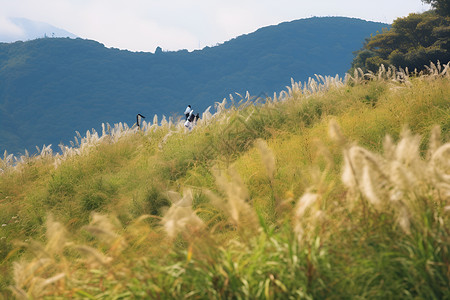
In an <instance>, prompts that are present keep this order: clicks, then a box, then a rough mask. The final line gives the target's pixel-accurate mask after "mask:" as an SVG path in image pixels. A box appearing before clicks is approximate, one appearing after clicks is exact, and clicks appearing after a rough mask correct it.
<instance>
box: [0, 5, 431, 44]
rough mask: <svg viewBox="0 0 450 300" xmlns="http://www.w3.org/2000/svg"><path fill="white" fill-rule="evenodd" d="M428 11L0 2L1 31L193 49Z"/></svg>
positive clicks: (412, 8)
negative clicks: (302, 22)
mask: <svg viewBox="0 0 450 300" xmlns="http://www.w3.org/2000/svg"><path fill="white" fill-rule="evenodd" d="M429 8H430V7H429V6H428V5H424V4H423V3H422V2H421V0H308V1H306V0H297V1H295V0H270V1H269V0H223V1H217V0H0V33H1V32H3V33H5V32H14V31H17V30H19V29H18V28H17V27H16V26H15V25H14V24H12V23H11V22H10V21H9V20H8V18H10V17H21V18H27V19H30V20H33V21H40V22H46V23H49V24H51V25H53V26H56V27H59V28H62V29H65V30H67V31H69V32H71V33H73V34H75V35H77V36H79V37H81V38H86V39H92V40H96V41H99V42H101V43H103V44H105V46H107V47H115V48H119V49H129V50H132V51H146V52H154V51H155V48H156V47H157V46H161V47H162V48H163V49H164V50H179V49H188V50H194V49H199V48H200V49H201V48H203V47H205V46H214V45H216V44H217V43H222V42H224V41H227V40H230V39H232V38H234V37H236V36H239V35H242V34H246V33H250V32H253V31H255V30H257V29H258V28H261V27H264V26H268V25H275V24H279V23H281V22H285V21H292V20H296V19H302V18H308V17H313V16H344V17H355V18H360V19H364V20H369V21H377V22H383V23H392V21H393V20H394V19H396V18H398V17H404V16H407V15H408V14H410V13H415V12H424V11H426V10H428V9H429Z"/></svg>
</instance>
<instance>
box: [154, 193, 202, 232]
mask: <svg viewBox="0 0 450 300" xmlns="http://www.w3.org/2000/svg"><path fill="white" fill-rule="evenodd" d="M168 196H169V199H170V200H172V201H173V203H172V205H171V206H170V208H169V209H168V210H167V212H166V213H165V214H164V217H163V218H162V220H161V223H162V224H163V226H164V230H165V231H166V233H167V235H168V236H169V238H175V237H176V236H177V234H178V233H185V234H189V235H190V234H192V233H194V232H197V231H199V230H201V229H203V227H204V223H203V221H202V220H201V219H200V218H199V217H198V216H197V215H196V214H195V212H194V210H193V209H192V200H193V196H192V190H191V189H185V190H184V192H183V196H180V195H179V194H178V193H176V192H174V191H170V192H169V193H168Z"/></svg>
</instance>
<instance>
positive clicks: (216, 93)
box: [0, 17, 388, 153]
mask: <svg viewBox="0 0 450 300" xmlns="http://www.w3.org/2000/svg"><path fill="white" fill-rule="evenodd" d="M386 27H388V25H387V24H383V23H375V22H367V21H363V20H360V19H352V18H343V17H323V18H310V19H302V20H296V21H292V22H286V23H281V24H279V25H274V26H268V27H264V28H261V29H259V30H257V31H255V32H253V33H251V34H247V35H242V36H239V37H237V38H235V39H232V40H230V41H228V42H225V43H223V44H221V45H218V46H216V47H206V48H204V49H202V50H197V51H193V52H188V51H187V50H180V51H176V52H164V51H156V53H145V52H130V51H123V50H118V49H114V48H105V47H104V45H102V44H100V43H98V42H95V41H90V40H83V39H69V38H43V39H37V40H32V41H28V42H16V43H10V44H6V43H3V44H2V43H0V151H1V152H0V153H2V152H3V151H4V150H5V149H7V150H8V152H15V153H17V152H22V153H23V152H24V149H25V148H26V149H29V150H33V149H34V146H36V145H38V146H42V145H43V144H46V145H48V144H53V145H54V146H56V145H57V144H58V143H60V142H63V143H64V144H68V142H69V141H70V140H72V139H73V136H74V135H75V131H76V130H78V131H80V132H84V131H86V130H89V129H91V128H96V129H99V128H100V125H101V123H102V122H109V123H116V122H119V121H122V122H127V123H128V124H130V125H132V124H133V123H134V120H135V116H136V114H137V113H141V114H143V115H144V116H146V117H147V118H148V119H150V120H151V119H152V117H153V115H154V114H158V115H159V116H161V115H162V114H164V115H166V116H176V115H181V114H182V112H183V111H184V108H185V107H186V105H187V104H191V105H192V106H193V108H194V110H195V111H196V112H202V111H203V110H205V109H206V108H207V107H208V106H209V105H213V104H214V102H215V101H221V100H222V99H223V98H225V97H226V98H228V96H229V94H230V93H234V92H238V93H242V94H244V93H245V92H246V91H249V92H250V94H251V95H255V96H257V95H263V94H267V95H273V92H275V91H276V92H279V91H281V90H283V89H284V88H285V86H286V85H289V84H290V79H291V77H292V78H294V80H296V81H305V80H307V79H308V77H310V76H314V74H320V75H332V76H334V75H336V74H339V75H341V76H342V75H344V73H345V72H346V71H347V70H348V69H349V68H350V65H351V62H352V59H353V54H352V52H353V51H356V50H358V49H360V48H361V47H362V45H363V42H364V39H365V38H368V37H369V36H370V35H371V34H375V33H376V32H377V31H380V32H381V30H382V28H386ZM54 148H55V149H57V147H54Z"/></svg>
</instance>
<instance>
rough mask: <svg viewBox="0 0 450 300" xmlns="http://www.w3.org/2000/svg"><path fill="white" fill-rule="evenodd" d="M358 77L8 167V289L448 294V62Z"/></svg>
mask: <svg viewBox="0 0 450 300" xmlns="http://www.w3.org/2000/svg"><path fill="white" fill-rule="evenodd" d="M362 75H363V74H358V73H356V74H355V75H354V76H347V77H346V79H345V80H341V79H339V78H323V77H320V76H318V77H317V79H316V80H314V79H311V80H310V81H309V83H308V85H306V86H301V85H300V84H299V83H296V82H293V83H292V85H291V86H290V87H288V89H287V90H286V91H283V92H282V93H280V94H279V95H277V97H274V98H271V99H265V100H261V99H251V98H250V97H246V100H247V101H242V102H241V103H233V101H232V100H233V99H230V100H229V101H231V103H232V106H231V108H228V109H224V107H225V103H224V102H222V103H217V104H216V105H217V111H218V112H217V113H216V114H214V115H211V114H210V113H209V112H208V111H206V112H205V113H204V114H203V117H202V119H201V120H200V122H199V123H198V124H197V125H196V127H194V129H193V130H192V131H186V130H185V128H184V127H183V125H182V124H172V123H171V122H167V121H166V120H165V119H164V120H163V121H162V125H158V124H159V123H161V120H159V122H158V120H156V119H155V120H153V122H150V123H145V122H144V123H143V124H142V126H141V130H138V128H136V127H133V128H129V127H128V126H127V125H126V124H117V125H115V126H114V127H111V126H108V125H107V124H106V125H104V127H103V132H102V134H98V133H96V132H88V133H87V135H86V136H84V137H81V136H79V138H77V139H76V140H74V146H73V147H66V148H65V149H64V151H63V153H62V154H53V153H52V151H51V149H50V148H47V149H41V154H40V155H38V156H32V157H29V156H22V157H17V158H14V157H12V156H8V157H4V158H3V159H2V161H1V166H0V168H2V173H1V174H0V206H1V209H0V222H1V224H2V227H0V228H1V229H0V268H1V272H0V274H1V275H0V276H1V277H0V290H1V295H2V296H3V297H4V298H9V297H11V295H14V296H15V297H17V298H19V299H21V298H24V299H25V298H27V297H28V298H46V297H47V298H50V299H53V298H84V299H134V298H142V299H146V298H158V299H159V298H162V299H169V298H170V299H172V298H174V299H181V298H194V299H228V298H233V299H234V298H236V299H248V298H252V299H254V298H256V299H298V298H306V299H312V298H319V299H323V298H336V299H343V298H344V299H348V298H355V297H358V298H359V297H361V298H383V299H385V298H395V299H399V298H400V299H402V298H408V299H409V298H416V297H417V298H426V299H445V298H449V297H450V293H449V290H448V286H449V284H450V274H449V271H448V266H449V265H450V255H449V250H450V238H449V237H450V234H449V233H450V224H449V221H450V189H449V186H450V181H449V176H450V173H449V172H450V164H449V162H450V144H449V139H450V134H449V132H450V131H449V129H450V117H449V114H450V96H449V95H450V93H449V90H450V77H449V75H450V73H449V65H447V66H445V67H441V66H438V67H436V66H433V67H432V68H430V73H428V74H427V75H424V74H421V75H416V76H412V75H408V74H405V73H404V72H402V71H396V70H392V69H389V70H380V72H379V73H378V74H375V75H374V74H366V75H364V78H365V79H364V78H363V76H362ZM152 124H153V125H152ZM14 160H16V161H17V162H16V164H13V162H14Z"/></svg>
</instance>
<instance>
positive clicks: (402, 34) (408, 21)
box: [352, 1, 450, 72]
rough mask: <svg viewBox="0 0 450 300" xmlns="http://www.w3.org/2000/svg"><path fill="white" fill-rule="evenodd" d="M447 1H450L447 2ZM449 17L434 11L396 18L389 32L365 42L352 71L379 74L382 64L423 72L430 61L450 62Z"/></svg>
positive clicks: (357, 54) (355, 59)
mask: <svg viewBox="0 0 450 300" xmlns="http://www.w3.org/2000/svg"><path fill="white" fill-rule="evenodd" d="M447 2H448V1H447ZM449 50H450V17H446V16H442V15H438V14H437V13H435V12H434V11H429V12H425V13H422V14H410V15H408V16H407V17H404V18H398V19H396V20H395V21H394V22H393V24H392V27H391V29H390V30H387V31H384V32H383V33H380V34H377V35H375V36H372V37H371V38H370V39H368V40H366V43H365V45H364V47H363V49H361V50H359V51H357V52H356V56H355V58H354V60H353V63H352V69H355V68H361V69H363V71H372V72H376V71H377V70H378V68H379V67H380V65H381V64H384V65H394V66H396V67H401V68H409V69H410V70H414V69H417V70H422V69H423V68H424V66H425V65H429V64H430V62H433V63H436V62H437V61H441V62H442V63H447V62H448V61H450V51H449Z"/></svg>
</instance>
